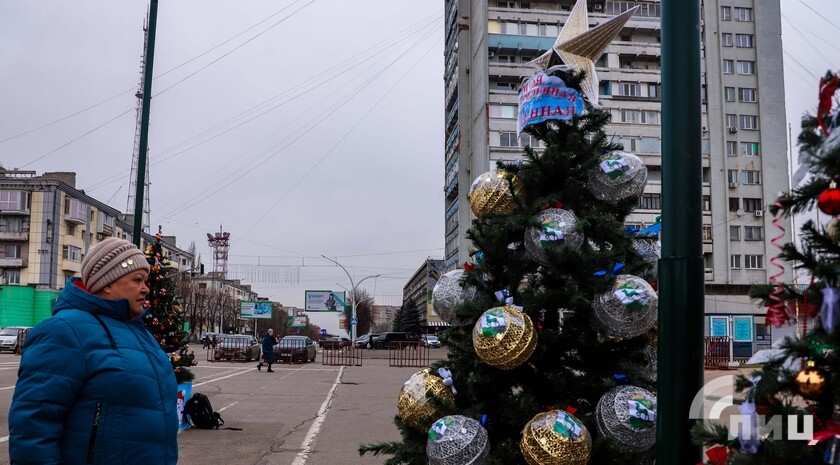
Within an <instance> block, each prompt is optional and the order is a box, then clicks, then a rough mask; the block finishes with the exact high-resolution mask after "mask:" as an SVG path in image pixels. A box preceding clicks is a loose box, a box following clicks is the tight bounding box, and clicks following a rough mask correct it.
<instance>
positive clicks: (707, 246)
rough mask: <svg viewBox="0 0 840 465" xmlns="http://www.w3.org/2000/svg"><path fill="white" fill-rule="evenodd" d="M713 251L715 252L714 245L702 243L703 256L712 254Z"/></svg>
mask: <svg viewBox="0 0 840 465" xmlns="http://www.w3.org/2000/svg"><path fill="white" fill-rule="evenodd" d="M714 250H715V247H714V244H712V243H711V242H704V243H703V253H704V254H710V253H714Z"/></svg>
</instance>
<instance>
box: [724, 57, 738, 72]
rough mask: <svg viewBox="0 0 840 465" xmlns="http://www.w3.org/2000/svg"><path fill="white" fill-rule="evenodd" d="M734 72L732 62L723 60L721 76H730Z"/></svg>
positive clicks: (733, 63) (733, 62)
mask: <svg viewBox="0 0 840 465" xmlns="http://www.w3.org/2000/svg"><path fill="white" fill-rule="evenodd" d="M734 72H735V61H734V60H723V74H732V73H734Z"/></svg>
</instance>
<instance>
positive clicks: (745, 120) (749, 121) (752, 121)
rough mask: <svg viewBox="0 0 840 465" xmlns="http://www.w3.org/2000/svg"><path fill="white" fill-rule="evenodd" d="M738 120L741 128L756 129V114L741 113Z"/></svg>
mask: <svg viewBox="0 0 840 465" xmlns="http://www.w3.org/2000/svg"><path fill="white" fill-rule="evenodd" d="M738 120H739V126H740V128H741V129H758V116H754V115H741V116H740V117H739V118H738Z"/></svg>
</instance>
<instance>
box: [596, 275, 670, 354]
mask: <svg viewBox="0 0 840 465" xmlns="http://www.w3.org/2000/svg"><path fill="white" fill-rule="evenodd" d="M592 307H593V309H594V313H595V318H597V320H598V321H599V322H600V323H601V324H602V325H603V326H604V327H605V328H606V329H607V331H608V333H609V335H610V336H615V337H619V338H624V339H627V338H632V337H636V336H641V335H642V334H644V333H645V332H647V331H648V330H649V329H650V328H652V327H653V325H654V324H655V323H656V318H657V316H658V311H659V297H658V296H657V295H656V291H654V290H653V287H651V285H650V284H648V282H647V281H645V280H644V279H642V278H639V277H638V276H633V275H627V274H623V275H618V276H617V277H616V280H615V284H613V287H612V289H610V290H608V291H607V292H604V293H603V294H600V295H597V296H595V299H594V301H593V302H592Z"/></svg>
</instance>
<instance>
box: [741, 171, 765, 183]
mask: <svg viewBox="0 0 840 465" xmlns="http://www.w3.org/2000/svg"><path fill="white" fill-rule="evenodd" d="M741 175H742V176H741V179H742V181H741V182H743V183H744V184H761V171H755V170H744V171H741Z"/></svg>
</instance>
